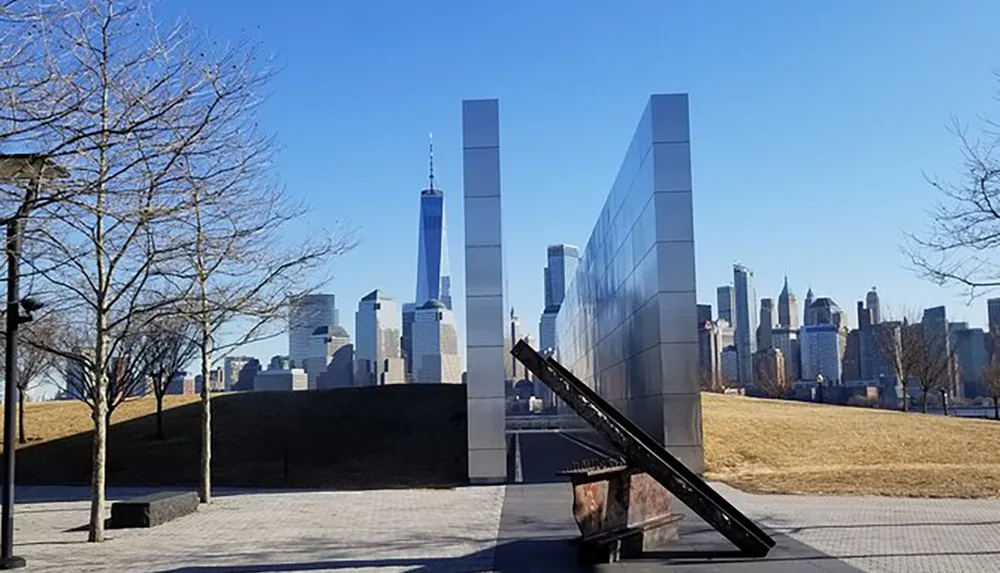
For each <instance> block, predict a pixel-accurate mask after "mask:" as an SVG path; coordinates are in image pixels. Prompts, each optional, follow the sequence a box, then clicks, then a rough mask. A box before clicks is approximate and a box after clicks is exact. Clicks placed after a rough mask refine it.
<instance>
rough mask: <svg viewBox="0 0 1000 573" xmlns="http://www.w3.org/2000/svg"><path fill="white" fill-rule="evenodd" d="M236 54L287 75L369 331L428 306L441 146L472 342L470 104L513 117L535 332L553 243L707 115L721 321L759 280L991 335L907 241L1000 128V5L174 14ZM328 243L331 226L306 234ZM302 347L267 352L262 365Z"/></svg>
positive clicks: (518, 264)
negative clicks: (955, 130) (257, 52)
mask: <svg viewBox="0 0 1000 573" xmlns="http://www.w3.org/2000/svg"><path fill="white" fill-rule="evenodd" d="M158 10H159V12H160V13H161V14H162V15H163V16H164V17H173V16H176V15H178V14H181V13H186V14H187V15H188V16H190V17H191V18H192V19H193V20H194V21H195V23H196V24H197V25H198V26H200V27H202V28H204V29H206V30H207V31H208V32H209V33H211V34H212V35H213V36H215V37H216V38H217V39H219V40H225V39H226V38H231V37H235V36H236V35H237V34H239V33H240V32H241V31H244V32H247V33H250V34H251V35H253V36H254V37H256V38H257V39H259V40H260V41H261V42H262V43H263V45H264V48H265V49H266V50H267V51H269V52H273V53H274V54H275V55H276V56H278V57H279V59H280V60H281V61H282V62H284V70H283V72H282V73H281V74H280V75H279V77H278V78H277V79H276V81H275V82H274V84H273V85H272V91H273V97H271V99H270V101H269V102H268V103H267V105H266V108H265V114H264V120H265V123H266V125H267V127H269V128H270V129H272V130H273V131H275V132H276V133H277V134H278V136H279V138H280V140H281V142H282V144H283V146H284V151H283V153H282V159H281V162H280V171H281V175H282V177H283V178H284V180H285V181H286V182H287V184H288V187H289V189H290V191H291V192H293V193H296V194H300V195H301V196H303V197H305V198H306V199H307V200H308V201H309V202H310V203H311V204H312V205H313V207H314V209H315V212H314V213H313V215H312V216H311V219H310V221H312V222H313V223H314V224H318V223H323V222H326V221H329V220H332V219H347V220H350V221H351V222H352V223H353V224H355V225H357V226H358V227H359V228H360V230H361V231H360V236H361V238H362V242H361V244H360V245H359V246H358V247H357V248H356V249H355V250H354V251H353V252H351V253H350V254H349V255H347V256H345V257H343V258H342V259H340V260H338V261H336V263H335V266H334V267H333V269H332V271H333V273H334V275H335V277H336V280H335V281H334V282H333V283H332V285H331V287H330V290H332V291H333V292H335V293H336V294H337V296H338V306H339V308H340V311H341V317H342V322H343V323H344V326H345V327H346V328H347V329H348V330H349V331H352V332H353V326H354V311H355V309H356V306H357V301H358V299H359V298H360V297H361V296H363V295H364V294H366V293H367V292H369V291H371V290H372V289H374V288H376V287H377V288H381V289H385V290H387V291H389V292H390V293H392V294H393V295H395V296H396V297H397V298H398V299H400V301H401V302H403V301H404V300H409V299H410V298H412V297H413V291H414V288H415V278H416V254H417V247H416V238H417V211H418V196H419V191H420V189H421V188H422V187H423V186H424V184H425V182H426V171H427V165H426V163H427V158H426V153H427V150H426V148H427V134H428V132H434V136H435V140H436V142H437V176H438V181H439V183H440V185H441V186H442V187H443V188H444V190H445V192H446V196H447V209H448V216H449V232H450V248H451V253H452V258H451V265H452V272H453V273H452V274H453V277H454V278H453V284H454V285H455V287H456V291H457V292H456V293H455V295H456V311H457V317H456V318H457V320H458V323H459V324H460V325H461V326H460V330H464V323H465V320H464V294H463V293H464V286H463V284H464V261H463V248H462V245H463V223H462V199H461V198H462V185H461V182H462V166H461V135H460V121H461V120H460V115H461V100H462V99H468V98H493V97H496V98H499V99H500V102H501V161H502V178H503V195H504V205H503V208H504V225H505V226H504V240H505V243H506V254H507V261H506V269H507V273H508V279H509V285H510V287H509V294H510V299H511V302H512V303H513V305H514V306H515V307H516V309H517V311H518V314H519V315H520V316H521V317H522V324H523V325H524V326H525V327H526V328H527V329H528V330H529V331H530V332H536V331H537V321H538V317H539V313H540V312H541V309H542V267H543V266H544V264H545V261H544V259H545V247H546V245H548V244H551V243H560V242H567V243H574V244H578V245H580V246H583V245H584V244H585V243H586V241H587V239H588V237H589V234H590V230H591V229H592V228H593V224H594V221H595V219H596V217H597V214H598V212H599V211H600V209H601V206H602V204H603V202H604V199H605V197H606V194H607V191H608V189H609V187H610V185H611V183H612V181H613V179H614V176H615V174H616V172H617V169H618V166H619V164H620V162H621V159H622V156H623V154H624V151H625V146H626V145H627V144H628V142H629V139H630V137H631V135H632V132H633V130H634V128H635V124H636V122H637V121H638V119H639V114H640V113H641V111H642V107H643V105H644V103H645V100H646V98H647V97H648V96H649V94H651V93H657V92H680V91H683V92H687V93H689V94H690V106H691V134H692V144H691V145H692V161H693V175H694V194H695V228H696V234H697V237H696V241H697V257H698V259H697V263H698V294H699V300H701V301H703V302H712V303H713V306H714V302H715V301H714V299H715V294H714V293H715V287H716V286H717V285H719V284H723V283H726V282H728V281H729V280H730V279H731V277H732V271H731V263H732V262H733V261H736V260H739V261H741V262H743V263H744V264H746V265H748V266H750V267H751V268H752V269H753V270H754V272H755V275H756V281H757V292H758V296H760V297H764V296H777V294H778V291H779V289H780V287H781V281H782V276H783V274H785V273H787V274H788V275H789V278H790V281H791V286H792V289H793V291H795V292H796V293H797V294H798V295H799V297H800V299H801V298H802V297H803V296H804V295H805V291H806V288H807V287H808V286H810V285H811V286H812V287H813V289H814V291H815V292H816V294H817V296H831V297H832V298H834V300H836V301H837V302H838V303H839V304H840V305H841V306H842V307H844V309H845V310H847V311H848V312H849V313H850V314H851V321H852V323H853V322H854V317H853V307H854V301H855V300H857V299H860V298H863V297H864V294H865V292H866V291H867V290H868V288H869V287H871V286H872V285H873V284H874V285H877V286H878V288H879V291H880V293H881V294H882V298H883V301H884V302H883V305H889V306H893V307H897V308H898V307H901V306H903V305H905V306H907V307H910V308H918V307H923V306H929V305H932V304H938V303H946V304H948V306H949V310H950V313H951V315H952V317H953V318H954V319H964V320H969V321H970V322H972V323H974V324H979V325H981V324H983V323H984V322H985V302H984V301H982V300H979V301H976V302H974V303H973V306H972V307H967V306H966V305H965V300H964V299H962V298H960V297H958V296H957V295H956V294H955V293H951V292H948V291H944V290H942V289H940V288H939V287H937V286H935V285H932V284H928V283H925V282H922V281H921V280H920V279H918V278H916V277H915V276H914V275H913V274H912V273H911V272H909V271H908V270H906V269H905V268H904V263H905V261H904V260H903V257H902V256H901V255H900V253H899V250H898V245H899V244H900V242H901V238H902V232H903V230H907V229H916V228H918V227H919V226H921V225H923V224H925V221H926V217H925V214H924V210H925V209H927V208H929V207H930V206H931V205H932V203H933V201H934V199H935V195H934V193H933V192H932V191H931V189H930V188H929V187H928V185H927V184H926V183H925V182H924V179H923V176H922V172H924V171H926V172H928V173H936V174H938V175H941V176H952V175H954V174H956V173H957V171H958V168H959V167H960V157H959V155H958V152H957V149H956V146H955V141H954V140H953V138H952V137H951V136H950V135H949V134H948V132H947V130H946V127H947V124H948V122H949V119H950V117H951V116H952V115H957V116H959V117H960V118H964V119H974V118H975V114H977V113H991V112H994V113H996V115H998V116H1000V104H998V103H997V102H995V101H994V99H993V96H994V94H995V92H996V89H997V87H998V84H997V83H996V81H995V79H994V77H993V75H992V73H993V71H994V70H996V69H997V68H998V67H1000V34H997V32H996V23H997V22H1000V2H995V1H990V0H982V1H971V0H968V1H965V0H950V1H948V2H941V1H930V0H893V1H889V0H839V1H836V2H809V1H801V0H785V1H779V0H755V1H746V0H707V1H700V2H690V1H680V0H648V1H632V0H620V1H618V2H596V1H592V2H579V1H570V0H559V1H556V0H546V1H538V0H505V1H503V2H470V1H465V0H452V1H436V0H425V1H422V2H413V1H409V0H407V1H403V0H394V1H388V0H381V1H377V2H367V1H365V2H362V1H347V0H329V1H319V0H315V1H311V2H307V1H298V2H294V1H286V2H273V1H269V0H268V1H265V0H242V1H241V2H238V3H237V2H205V1H202V0H171V1H169V2H164V3H162V4H161V5H160V6H159V8H158ZM305 224H309V223H304V225H305ZM285 348H286V342H285V339H284V338H282V339H280V340H277V341H271V342H268V343H264V344H260V345H257V346H255V347H254V348H252V349H251V350H252V351H253V352H254V353H256V354H258V355H259V356H260V357H261V358H262V359H263V360H265V361H266V360H267V359H268V358H269V357H270V356H271V355H272V354H275V353H278V352H284V351H285Z"/></svg>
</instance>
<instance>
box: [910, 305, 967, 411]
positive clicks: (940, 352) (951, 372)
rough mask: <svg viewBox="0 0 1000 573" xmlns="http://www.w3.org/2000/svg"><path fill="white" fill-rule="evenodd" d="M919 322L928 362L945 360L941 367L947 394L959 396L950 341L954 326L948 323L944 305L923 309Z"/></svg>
mask: <svg viewBox="0 0 1000 573" xmlns="http://www.w3.org/2000/svg"><path fill="white" fill-rule="evenodd" d="M920 324H921V325H922V326H923V332H924V341H925V344H926V346H927V348H926V351H927V353H928V362H929V363H930V364H942V363H943V362H945V361H946V362H947V365H946V367H945V368H943V370H944V374H943V375H942V376H943V377H944V380H943V382H944V384H945V385H946V386H947V387H948V394H949V395H950V396H951V398H961V397H962V389H961V388H959V385H958V384H957V380H956V378H957V372H956V365H955V353H954V348H953V344H954V343H953V341H952V331H953V330H954V328H952V327H950V326H949V324H948V315H947V311H946V309H945V307H943V306H935V307H933V308H928V309H925V310H924V315H923V318H922V319H921V321H920Z"/></svg>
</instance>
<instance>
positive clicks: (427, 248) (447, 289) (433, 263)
mask: <svg viewBox="0 0 1000 573" xmlns="http://www.w3.org/2000/svg"><path fill="white" fill-rule="evenodd" d="M418 234H419V237H418V241H419V247H418V251H417V297H416V299H414V303H415V304H416V305H417V306H418V307H419V306H421V305H423V304H424V303H425V302H427V301H429V300H437V301H440V302H441V303H443V304H444V305H445V307H446V308H448V309H449V310H450V309H451V270H450V266H449V261H448V224H447V220H446V218H445V213H444V193H443V192H442V191H441V190H440V189H438V188H437V187H435V186H434V139H433V138H432V139H431V146H430V172H429V176H428V183H427V188H426V189H424V190H423V191H421V192H420V228H419V231H418Z"/></svg>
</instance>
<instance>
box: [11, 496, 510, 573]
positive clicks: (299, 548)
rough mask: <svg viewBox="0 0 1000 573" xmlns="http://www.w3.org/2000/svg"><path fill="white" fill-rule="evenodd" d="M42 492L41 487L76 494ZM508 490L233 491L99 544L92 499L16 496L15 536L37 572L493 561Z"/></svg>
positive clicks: (439, 565) (447, 567)
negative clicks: (91, 537) (90, 531)
mask: <svg viewBox="0 0 1000 573" xmlns="http://www.w3.org/2000/svg"><path fill="white" fill-rule="evenodd" d="M23 489H29V488H23ZM30 493H31V492H22V495H21V496H19V497H21V498H22V499H23V498H29V499H30V498H31V497H32V496H31V495H30ZM46 493H47V492H45V491H44V488H41V491H37V492H35V494H36V495H34V498H35V499H41V500H45V499H57V500H65V499H68V498H71V496H72V492H71V490H68V489H66V488H60V489H57V490H53V491H51V492H48V493H50V494H51V495H46ZM113 493H118V494H119V496H120V497H126V496H128V495H129V494H133V493H132V492H128V493H126V494H122V493H121V492H113ZM81 494H82V495H81ZM85 495H86V493H85V492H77V496H78V497H82V496H85ZM133 495H134V494H133ZM503 497H504V489H503V487H469V488H460V489H454V490H381V491H366V492H357V493H354V492H295V493H280V492H279V493H237V492H226V493H224V494H223V495H218V496H217V497H216V498H215V499H214V500H213V503H212V504H210V505H208V506H204V505H203V506H202V507H201V508H200V509H199V510H198V512H197V513H194V514H191V515H188V516H185V517H181V518H178V519H175V520H173V521H170V522H169V523H165V524H163V525H161V526H159V527H156V528H152V529H134V530H108V532H107V537H108V541H106V542H104V543H100V544H94V543H86V542H85V540H86V535H87V534H86V531H79V530H78V531H73V530H74V529H78V528H79V527H80V526H83V525H85V524H86V523H87V516H88V511H89V505H88V503H87V502H86V501H48V502H46V501H41V502H38V503H22V504H21V505H19V506H18V511H17V514H16V519H15V523H16V534H15V539H16V542H15V544H16V553H17V554H18V555H21V556H23V557H25V558H26V559H27V560H28V565H29V567H30V568H31V570H32V571H60V572H66V573H68V572H77V571H79V572H84V571H87V572H91V571H92V572H99V571H108V572H110V571H117V572H123V571H136V572H140V571H141V572H153V571H155V572H176V573H181V572H183V573H192V572H205V573H209V572H211V573H230V572H232V573H236V572H241V573H256V572H261V573H263V572H267V571H338V572H342V571H358V572H368V571H371V572H375V571H377V572H379V573H391V572H403V571H421V570H422V569H425V568H426V569H431V568H433V571H435V572H442V573H448V572H450V571H455V572H459V571H470V570H475V571H489V569H490V567H492V563H493V551H494V546H495V543H496V539H497V535H498V527H499V522H500V511H501V507H502V505H503Z"/></svg>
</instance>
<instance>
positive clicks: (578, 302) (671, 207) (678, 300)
mask: <svg viewBox="0 0 1000 573" xmlns="http://www.w3.org/2000/svg"><path fill="white" fill-rule="evenodd" d="M466 161H468V160H466ZM466 194H467V196H468V188H467V190H466ZM468 224H469V223H468V220H467V221H466V228H467V229H468ZM467 260H468V259H467ZM556 324H557V326H556V329H557V338H556V343H557V352H558V354H557V358H558V360H559V361H560V362H561V363H562V364H563V365H564V366H566V367H567V368H569V369H570V370H571V371H572V372H573V373H574V374H575V375H576V376H578V377H579V378H580V379H582V380H583V381H585V382H586V383H587V384H588V385H590V386H591V387H593V388H594V389H595V390H597V392H598V393H600V394H601V395H602V396H603V397H604V398H605V399H607V400H608V401H609V402H611V403H612V404H613V405H614V406H616V407H617V408H618V409H620V410H621V411H623V412H625V413H626V414H627V415H628V416H629V417H630V418H631V419H632V420H633V421H635V422H636V423H637V424H638V425H639V426H640V427H641V428H642V429H643V430H645V431H646V432H647V433H649V434H650V435H651V436H652V437H654V438H655V439H656V440H658V441H659V442H660V443H662V444H663V445H664V446H666V448H667V449H668V450H669V451H670V452H671V453H672V454H673V455H675V456H676V457H678V458H679V459H680V460H681V461H683V462H684V464H685V465H687V467H688V468H690V469H691V470H693V471H695V472H699V473H700V472H701V471H702V469H703V465H704V454H703V449H702V431H701V397H700V394H699V385H698V375H697V370H698V331H697V301H696V295H695V251H694V222H693V215H692V202H691V161H690V137H689V126H688V98H687V94H669V95H653V96H651V97H650V99H649V101H648V103H647V105H646V108H645V110H644V112H643V114H642V118H641V119H640V120H639V125H638V127H637V128H636V131H635V135H634V136H633V138H632V142H631V143H630V144H629V146H628V151H627V152H626V154H625V159H624V161H623V163H622V166H621V168H620V170H619V172H618V176H617V178H616V179H615V182H614V185H613V187H612V188H611V191H610V193H609V195H608V198H607V200H606V202H605V204H604V208H603V210H602V211H601V214H600V216H599V217H598V220H597V224H596V225H595V226H594V230H593V231H592V233H591V236H590V240H589V241H588V242H587V246H586V248H585V249H584V252H583V255H582V257H581V259H580V264H579V267H578V268H577V272H576V276H575V277H574V279H573V282H572V285H571V286H570V288H569V289H568V291H567V293H566V298H565V300H564V301H563V305H562V308H561V309H560V311H559V315H558V318H557V320H556ZM470 326H471V322H470ZM470 334H471V330H470ZM470 350H471V347H470ZM470 371H471V357H470ZM470 390H471V388H470ZM470 414H471V410H470ZM470 431H471V428H470ZM470 439H471V435H470Z"/></svg>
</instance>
